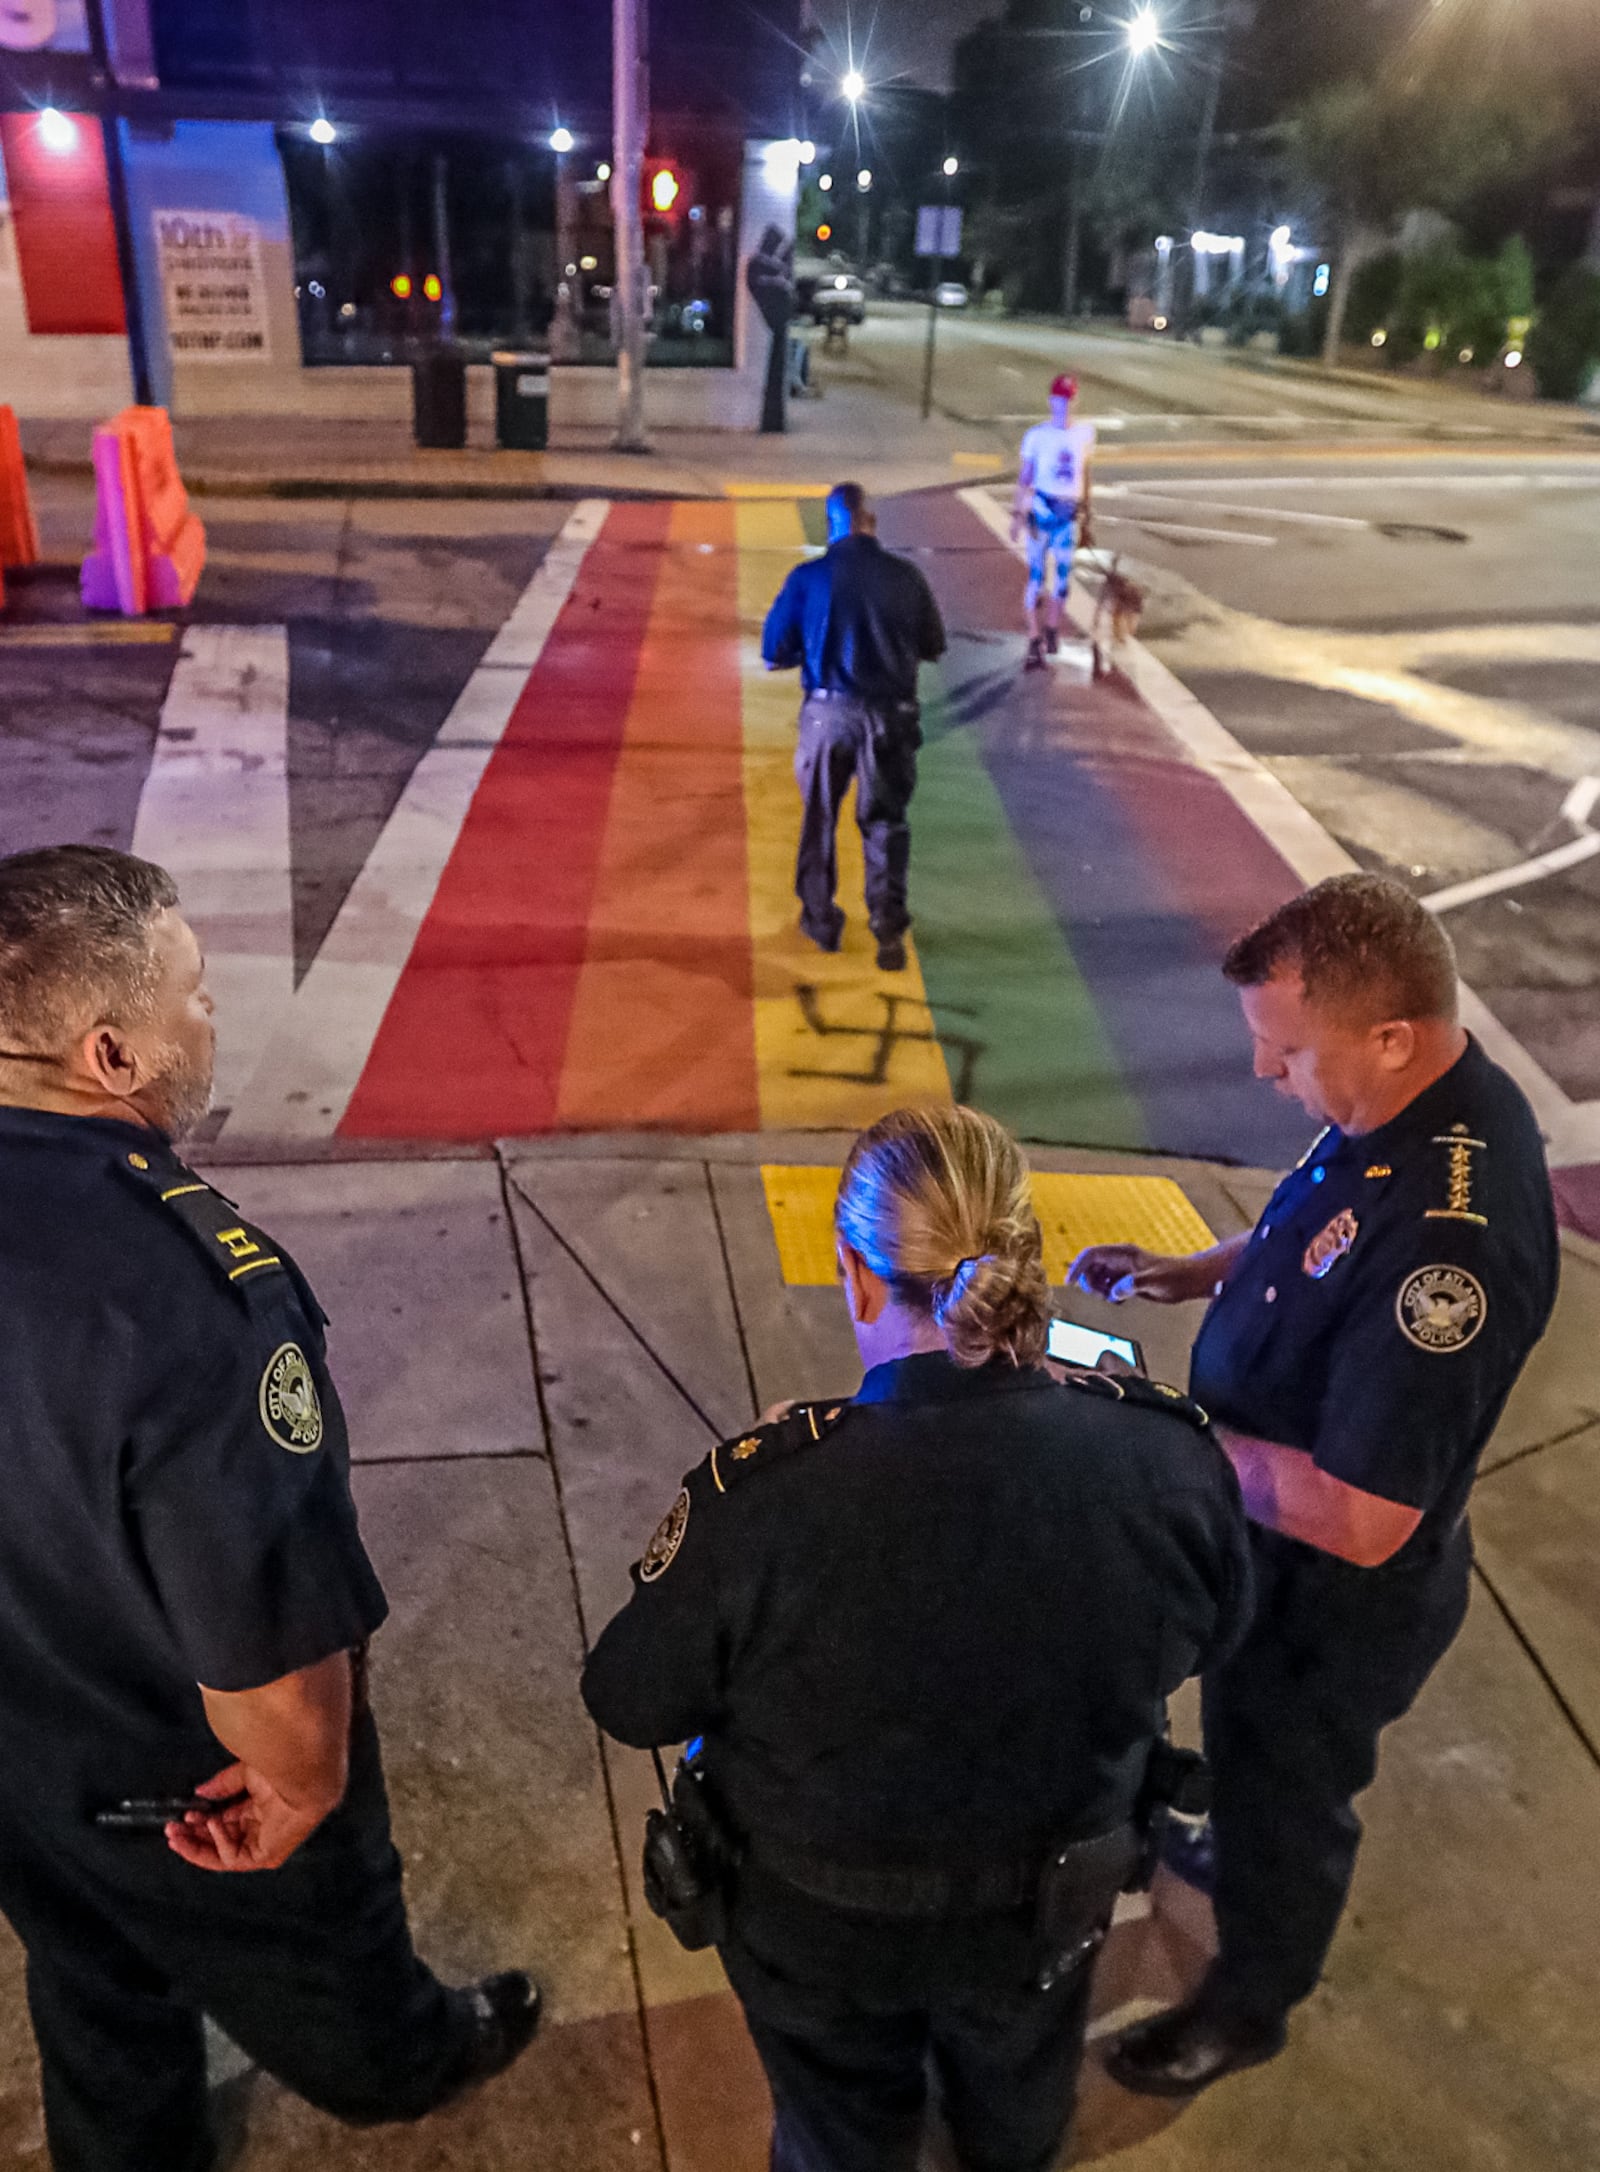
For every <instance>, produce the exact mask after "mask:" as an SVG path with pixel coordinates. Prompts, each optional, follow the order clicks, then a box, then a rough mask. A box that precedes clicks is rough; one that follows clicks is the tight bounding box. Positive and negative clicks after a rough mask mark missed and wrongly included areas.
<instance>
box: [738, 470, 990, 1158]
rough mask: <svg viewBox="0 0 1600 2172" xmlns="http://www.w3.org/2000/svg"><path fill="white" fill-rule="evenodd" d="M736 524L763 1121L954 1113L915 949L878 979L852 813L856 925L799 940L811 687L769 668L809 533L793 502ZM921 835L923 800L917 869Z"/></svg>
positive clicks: (847, 828) (846, 822)
mask: <svg viewBox="0 0 1600 2172" xmlns="http://www.w3.org/2000/svg"><path fill="white" fill-rule="evenodd" d="M736 521H737V527H738V536H739V617H740V624H741V630H742V637H743V638H742V646H741V655H740V665H741V680H742V691H743V711H744V801H745V823H746V827H747V832H748V839H749V865H750V935H751V943H752V946H753V951H754V962H755V1032H756V1068H757V1073H758V1078H759V1088H760V1097H761V1121H762V1124H763V1126H764V1127H765V1128H767V1129H769V1130H771V1129H782V1128H790V1129H795V1130H836V1131H858V1130H860V1129H861V1128H862V1126H864V1125H866V1124H870V1123H874V1122H875V1121H876V1120H877V1118H878V1117H880V1116H882V1115H883V1114H884V1112H885V1111H886V1110H888V1109H893V1108H899V1107H901V1106H903V1105H904V1104H906V1103H907V1102H917V1103H922V1104H926V1103H929V1102H948V1101H949V1099H950V1074H949V1071H948V1070H947V1068H946V1066H945V1060H944V1051H943V1050H942V1049H941V1048H940V1046H939V1043H938V1040H937V1039H936V1037H935V1031H934V1020H933V1013H932V1012H931V1011H930V1009H929V1008H928V996H927V990H926V989H925V988H924V987H923V984H922V968H921V966H920V964H919V963H918V961H917V954H916V950H915V947H914V945H913V944H910V943H908V944H907V946H906V947H907V964H906V970H905V971H904V972H903V973H880V972H879V971H878V969H877V965H876V963H875V961H874V950H875V948H876V946H875V945H874V943H873V940H872V936H871V933H870V931H869V930H868V927H867V921H866V911H865V908H864V906H863V903H862V890H863V881H864V871H863V867H862V858H861V837H860V832H859V831H858V830H857V828H856V825H855V820H854V815H853V812H852V811H851V810H849V809H847V810H846V812H845V814H844V817H843V819H842V820H841V822H840V824H839V901H840V903H841V904H842V905H843V907H844V909H845V912H846V913H847V914H848V916H849V919H848V924H847V926H846V928H845V936H844V946H843V948H842V949H841V950H839V951H838V952H836V953H835V954H834V955H832V956H828V955H826V954H825V953H824V952H822V951H820V950H818V949H817V948H816V947H815V945H814V944H812V943H810V942H808V941H807V940H806V938H805V937H804V936H803V935H802V934H801V933H800V929H799V926H798V924H797V922H798V914H799V906H798V905H797V903H796V901H795V895H794V855H795V845H796V843H797V841H798V838H799V833H800V798H799V794H798V793H797V792H796V790H795V781H794V745H795V715H796V711H797V708H798V704H799V690H798V687H797V685H796V682H795V679H794V677H793V675H792V674H789V673H769V672H768V671H767V670H766V669H765V668H764V667H763V665H762V662H761V624H762V620H763V619H764V617H765V616H766V612H767V607H768V605H769V604H770V603H771V601H772V598H773V597H774V595H775V594H776V593H777V591H778V588H779V586H780V585H781V583H782V581H783V579H784V576H785V575H786V574H787V573H788V571H789V568H790V567H791V566H792V565H794V564H796V563H797V562H798V561H799V560H800V559H801V558H802V557H804V556H805V551H806V538H805V531H804V529H803V528H802V526H801V524H800V515H799V513H798V511H797V510H796V508H795V505H794V504H793V502H792V500H791V501H790V502H786V503H783V504H774V503H765V504H762V503H755V502H750V503H746V504H742V505H740V506H739V507H738V509H737V514H736ZM915 825H916V809H915V803H913V807H912V836H913V844H912V857H913V864H914V863H915V854H916V846H915V835H916V829H915ZM914 902H915V901H914V900H913V903H914Z"/></svg>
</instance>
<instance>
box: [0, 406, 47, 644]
mask: <svg viewBox="0 0 1600 2172" xmlns="http://www.w3.org/2000/svg"><path fill="white" fill-rule="evenodd" d="M38 563H39V530H38V528H37V527H36V526H35V524H34V518H33V506H32V504H31V502H30V501H29V498H28V471H27V469H26V468H25V467H24V466H23V464H22V439H21V437H20V436H19V435H18V432H17V418H16V416H15V414H14V413H13V412H12V410H11V409H10V408H9V407H0V575H3V570H4V568H5V567H7V566H36V565H37V564H38ZM5 600H6V586H5V581H4V578H3V577H0V604H3V603H4V602H5Z"/></svg>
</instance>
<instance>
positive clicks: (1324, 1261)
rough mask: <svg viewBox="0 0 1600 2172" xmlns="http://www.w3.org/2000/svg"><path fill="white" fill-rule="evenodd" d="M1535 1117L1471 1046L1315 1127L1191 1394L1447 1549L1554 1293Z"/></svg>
mask: <svg viewBox="0 0 1600 2172" xmlns="http://www.w3.org/2000/svg"><path fill="white" fill-rule="evenodd" d="M1559 1258H1560V1253H1559V1246H1558V1240H1557V1234H1556V1224H1555V1212H1554V1207H1553V1205H1552V1202H1551V1194H1550V1178H1549V1172H1548V1170H1547V1168H1546V1166H1545V1158H1544V1148H1543V1144H1542V1142H1541V1140H1540V1137H1539V1130H1538V1126H1537V1124H1536V1122H1535V1120H1534V1115H1533V1111H1532V1110H1531V1109H1530V1108H1529V1106H1528V1104H1527V1101H1526V1100H1525V1098H1524V1097H1523V1094H1522V1092H1521V1090H1520V1088H1518V1087H1517V1085H1516V1084H1515V1083H1514V1082H1513V1081H1512V1079H1510V1078H1509V1077H1508V1076H1507V1074H1506V1073H1505V1072H1504V1071H1502V1070H1501V1069H1499V1067H1498V1066H1497V1065H1495V1064H1493V1063H1491V1062H1490V1061H1489V1059H1488V1057H1487V1056H1485V1054H1484V1053H1483V1050H1482V1049H1481V1048H1480V1047H1479V1046H1478V1044H1477V1043H1476V1041H1469V1043H1468V1046H1467V1048H1466V1051H1465V1052H1464V1054H1463V1055H1462V1056H1461V1057H1460V1058H1459V1059H1458V1060H1457V1062H1456V1063H1455V1064H1453V1065H1452V1067H1451V1068H1450V1070H1448V1071H1447V1072H1446V1073H1445V1074H1444V1076H1443V1077H1442V1078H1440V1079H1438V1080H1436V1081H1435V1083H1434V1084H1433V1085H1432V1086H1430V1087H1428V1088H1427V1089H1426V1090H1425V1091H1424V1092H1423V1093H1421V1094H1419V1095H1418V1097H1417V1098H1416V1099H1415V1100H1414V1101H1413V1102H1411V1103H1410V1105H1409V1106H1408V1107H1406V1108H1405V1109H1403V1110H1402V1111H1401V1112H1400V1114H1399V1115H1398V1116H1396V1117H1395V1118H1393V1120H1392V1121H1391V1122H1389V1123H1387V1124H1384V1125H1383V1126H1381V1127H1380V1128H1379V1129H1378V1130H1376V1131H1370V1132H1366V1133H1364V1134H1362V1135H1360V1136H1359V1137H1346V1136H1345V1134H1344V1133H1343V1132H1341V1131H1339V1130H1338V1129H1337V1128H1334V1129H1331V1130H1329V1131H1326V1132H1324V1133H1323V1135H1322V1137H1321V1138H1320V1139H1319V1140H1318V1141H1317V1142H1316V1144H1315V1146H1313V1147H1312V1149H1311V1151H1310V1153H1309V1154H1308V1155H1307V1156H1306V1158H1305V1159H1304V1161H1302V1162H1301V1164H1300V1166H1299V1167H1298V1168H1297V1169H1295V1170H1293V1171H1292V1172H1291V1173H1290V1174H1289V1175H1288V1176H1287V1177H1285V1178H1284V1180H1283V1182H1282V1183H1281V1184H1280V1185H1279V1186H1278V1188H1277V1190H1276V1191H1275V1192H1274V1193H1273V1195H1272V1198H1271V1200H1270V1201H1269V1203H1268V1205H1267V1208H1266V1211H1265V1213H1264V1214H1263V1215H1262V1217H1261V1220H1260V1221H1259V1223H1258V1224H1257V1225H1256V1228H1255V1231H1254V1233H1253V1234H1252V1236H1251V1239H1250V1242H1249V1245H1248V1247H1247V1248H1246V1250H1245V1252H1244V1253H1243V1255H1242V1257H1241V1258H1240V1259H1239V1260H1238V1262H1237V1263H1236V1265H1235V1267H1234V1269H1233V1272H1232V1273H1231V1274H1230V1275H1229V1277H1228V1279H1227V1281H1226V1283H1225V1284H1224V1286H1223V1288H1222V1290H1221V1291H1220V1293H1219V1294H1218V1296H1217V1297H1216V1299H1215V1301H1214V1302H1213V1304H1212V1306H1211V1309H1210V1311H1209V1312H1208V1313H1207V1315H1206V1318H1205V1322H1204V1324H1203V1325H1202V1327H1201V1330H1200V1334H1199V1337H1198V1339H1197V1341H1196V1343H1195V1349H1194V1358H1193V1363H1192V1366H1191V1370H1190V1391H1191V1393H1192V1394H1193V1395H1194V1397H1195V1398H1196V1400H1197V1401H1198V1402H1200V1403H1201V1404H1203V1405H1204V1407H1205V1408H1206V1410H1207V1411H1209V1412H1210V1414H1211V1416H1212V1417H1213V1418H1214V1419H1215V1420H1216V1421H1217V1422H1218V1423H1220V1424H1223V1425H1228V1426H1233V1427H1235V1428H1236V1429H1237V1430H1238V1431H1240V1432H1242V1433H1249V1434H1252V1435H1254V1436H1255V1437H1256V1438H1257V1439H1262V1440H1273V1441H1280V1442H1282V1443H1283V1444H1284V1445H1285V1446H1286V1447H1290V1448H1300V1449H1304V1450H1305V1451H1307V1452H1308V1453H1309V1454H1310V1455H1311V1456H1312V1457H1314V1459H1315V1461H1316V1463H1317V1466H1318V1467H1319V1469H1321V1470H1324V1471H1327V1472H1328V1473H1330V1475H1332V1476H1333V1477H1335V1478H1339V1479H1342V1480H1343V1481H1344V1482H1345V1483H1346V1484H1347V1485H1350V1486H1355V1487H1359V1488H1360V1489H1361V1491H1362V1492H1364V1493H1371V1494H1375V1495H1378V1496H1379V1497H1380V1498H1382V1499H1384V1500H1388V1501H1395V1502H1399V1503H1401V1504H1402V1505H1403V1506H1405V1507H1407V1508H1416V1509H1420V1510H1421V1511H1422V1514H1423V1520H1422V1525H1421V1527H1420V1528H1419V1530H1418V1531H1417V1532H1416V1533H1415V1534H1414V1536H1413V1537H1412V1539H1411V1540H1410V1542H1409V1544H1408V1546H1407V1547H1406V1548H1405V1549H1404V1550H1403V1552H1404V1555H1405V1557H1406V1558H1411V1559H1417V1558H1421V1557H1424V1556H1426V1555H1429V1554H1431V1553H1433V1552H1436V1551H1437V1550H1438V1549H1439V1548H1440V1547H1441V1546H1442V1545H1443V1544H1444V1542H1445V1540H1446V1539H1447V1538H1448V1537H1449V1535H1450V1532H1451V1530H1452V1529H1453V1528H1454V1526H1455V1524H1456V1523H1457V1522H1458V1520H1459V1518H1460V1516H1461V1514H1462V1511H1463V1510H1464V1508H1465V1507H1466V1503H1467V1497H1468V1495H1469V1493H1470V1492H1471V1489H1472V1482H1473V1478H1474V1475H1475V1473H1476V1470H1477V1463H1478V1458H1479V1456H1480V1454H1481V1453H1482V1451H1483V1448H1484V1445H1485V1443H1486V1442H1487V1441H1488V1439H1489V1436H1490V1434H1491V1433H1492V1432H1493V1430H1494V1427H1495V1423H1496V1421H1497V1420H1498V1418H1499V1416H1500V1412H1501V1410H1502V1409H1503V1408H1504V1405H1505V1401H1506V1397H1507V1396H1508V1395H1509V1394H1510V1392H1511V1388H1512V1384H1513V1383H1514V1381H1515V1380H1516V1377H1517V1375H1518V1373H1519V1372H1520V1371H1521V1369H1522V1366H1523V1364H1524V1362H1525V1361H1526V1359H1527V1356H1528V1353H1529V1352H1530V1351H1531V1350H1532V1348H1533V1346H1534V1344H1535V1343H1536V1342H1537V1341H1538V1340H1539V1337H1540V1336H1541V1335H1542V1334H1543V1333H1544V1330H1545V1326H1546V1324H1547V1323H1548V1321H1549V1318H1550V1312H1551V1308H1552V1306H1553V1305H1554V1303H1555V1294H1556V1282H1557V1275H1558V1266H1559Z"/></svg>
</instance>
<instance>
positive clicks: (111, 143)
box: [88, 0, 155, 407]
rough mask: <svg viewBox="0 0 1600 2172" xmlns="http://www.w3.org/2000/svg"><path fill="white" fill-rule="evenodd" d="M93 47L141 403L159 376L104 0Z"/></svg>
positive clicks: (97, 6)
mask: <svg viewBox="0 0 1600 2172" xmlns="http://www.w3.org/2000/svg"><path fill="white" fill-rule="evenodd" d="M88 19H89V50H90V52H91V54H92V55H93V58H94V76H95V105H96V108H97V118H98V120H99V122H100V139H101V142H102V143H103V144H104V146H105V158H106V194H107V196H108V197H109V198H110V201H111V224H112V227H113V228H114V230H115V232H116V237H117V269H118V271H119V273H120V274H121V277H122V314H123V316H124V318H125V319H126V322H127V330H128V373H129V375H130V377H131V378H132V380H133V399H134V405H135V406H136V407H153V406H154V405H155V379H154V377H153V376H152V374H151V369H150V343H149V340H148V338H147V336H146V332H145V321H144V309H143V306H142V304H141V302H140V298H139V259H138V254H137V252H136V251H135V248H134V243H133V220H132V216H131V213H130V211H129V206H128V170H127V167H126V165H125V164H124V163H123V157H122V123H121V121H120V120H119V118H118V116H117V110H116V78H115V76H114V75H113V74H112V70H111V49H110V46H109V45H108V43H107V40H106V23H105V13H104V6H103V0H88Z"/></svg>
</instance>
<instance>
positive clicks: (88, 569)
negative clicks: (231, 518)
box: [83, 407, 206, 618]
mask: <svg viewBox="0 0 1600 2172" xmlns="http://www.w3.org/2000/svg"><path fill="white" fill-rule="evenodd" d="M94 478H95V520H94V543H95V547H94V549H93V550H92V551H91V552H90V553H89V556H88V557H87V558H86V559H85V560H84V561H83V600H84V603H85V605H86V607H87V608H88V609H89V610H91V611H120V612H121V613H122V615H123V616H124V618H139V617H142V616H143V615H144V613H145V612H146V611H175V610H178V609H180V608H181V607H182V606H183V605H184V604H186V603H189V602H191V601H192V600H193V597H194V592H195V590H196V588H198V587H199V585H200V575H201V572H202V571H203V570H204V567H205V562H206V532H205V529H204V528H203V527H202V526H201V525H200V522H199V521H198V519H197V518H196V517H195V515H194V514H193V513H192V512H191V511H190V510H189V493H188V492H187V490H185V489H184V487H183V478H182V476H181V475H180V474H179V473H178V460H177V455H176V453H175V452H174V450H173V445H172V420H171V417H170V416H169V415H168V413H167V411H166V409H165V408H164V407H125V408H124V409H123V410H122V413H121V414H120V415H114V416H113V417H112V419H111V421H110V422H108V423H106V424H105V425H104V426H103V427H102V428H100V429H98V430H96V432H95V433H94Z"/></svg>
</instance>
